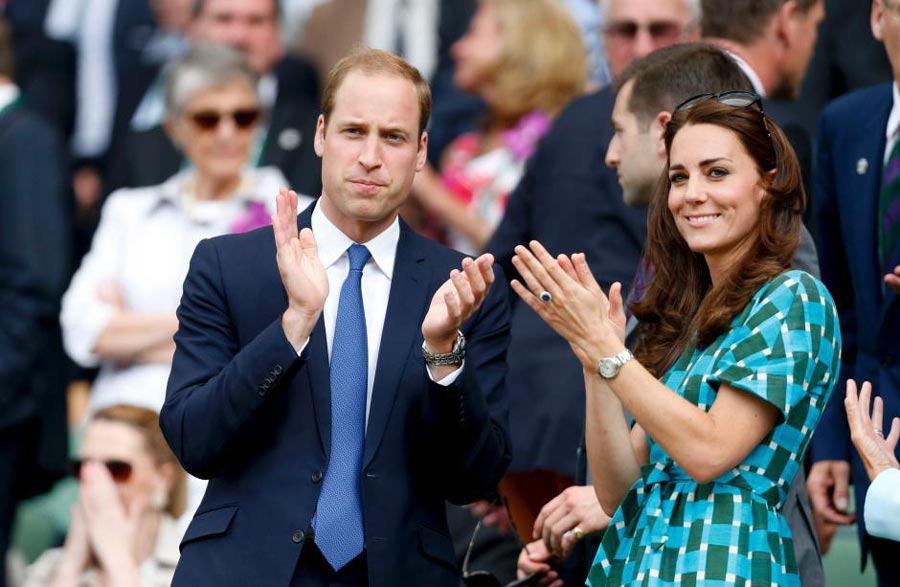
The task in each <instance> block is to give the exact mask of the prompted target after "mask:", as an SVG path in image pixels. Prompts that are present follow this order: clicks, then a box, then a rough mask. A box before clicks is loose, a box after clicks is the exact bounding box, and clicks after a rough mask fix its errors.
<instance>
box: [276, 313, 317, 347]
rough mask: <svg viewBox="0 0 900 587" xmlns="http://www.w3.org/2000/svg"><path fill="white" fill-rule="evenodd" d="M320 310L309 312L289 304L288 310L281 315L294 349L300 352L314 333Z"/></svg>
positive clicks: (283, 325)
mask: <svg viewBox="0 0 900 587" xmlns="http://www.w3.org/2000/svg"><path fill="white" fill-rule="evenodd" d="M320 313H321V311H320V312H316V313H314V314H312V315H311V314H309V313H308V312H305V311H303V310H299V309H297V308H293V307H291V306H288V308H287V310H285V311H284V313H283V314H282V315H281V328H282V330H284V336H285V338H287V340H288V342H289V343H290V344H291V346H292V347H294V350H295V351H297V352H300V349H302V348H303V345H304V344H305V343H306V341H307V340H308V339H309V335H310V334H312V331H313V328H314V327H315V325H316V321H317V320H318V319H319V314H320Z"/></svg>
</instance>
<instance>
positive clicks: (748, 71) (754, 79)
mask: <svg viewBox="0 0 900 587" xmlns="http://www.w3.org/2000/svg"><path fill="white" fill-rule="evenodd" d="M723 51H725V53H726V54H727V55H728V56H729V57H731V58H732V59H734V62H735V63H737V66H738V67H740V68H741V71H742V72H744V75H746V76H747V79H749V80H750V85H752V86H753V91H754V92H756V93H757V94H759V95H760V97H762V98H765V97H766V88H765V87H764V86H763V83H762V80H761V79H760V78H759V75H757V73H756V71H754V70H753V68H752V67H750V64H749V63H747V62H746V61H744V59H743V58H742V57H741V56H740V55H738V54H737V53H732V52H731V51H729V50H727V49H723Z"/></svg>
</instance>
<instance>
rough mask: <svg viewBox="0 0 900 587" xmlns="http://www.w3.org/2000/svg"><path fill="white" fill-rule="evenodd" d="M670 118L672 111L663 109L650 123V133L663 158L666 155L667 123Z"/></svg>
mask: <svg viewBox="0 0 900 587" xmlns="http://www.w3.org/2000/svg"><path fill="white" fill-rule="evenodd" d="M670 120H672V113H671V112H668V111H666V110H662V111H660V112H659V114H657V115H656V118H654V119H653V122H651V123H650V133H651V137H652V139H653V141H654V143H655V144H656V154H657V155H658V156H659V157H661V158H663V159H665V157H666V125H668V124H669V121H670Z"/></svg>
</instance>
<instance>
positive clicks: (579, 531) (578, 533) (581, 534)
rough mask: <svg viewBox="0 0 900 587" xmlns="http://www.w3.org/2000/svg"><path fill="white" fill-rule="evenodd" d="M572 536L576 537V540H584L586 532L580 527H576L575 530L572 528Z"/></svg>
mask: <svg viewBox="0 0 900 587" xmlns="http://www.w3.org/2000/svg"><path fill="white" fill-rule="evenodd" d="M572 535H573V536H575V540H581V539H582V538H584V530H582V529H581V528H579V527H578V526H575V527H574V528H572Z"/></svg>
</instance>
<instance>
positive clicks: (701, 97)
mask: <svg viewBox="0 0 900 587" xmlns="http://www.w3.org/2000/svg"><path fill="white" fill-rule="evenodd" d="M707 100H715V101H716V102H718V103H719V104H724V105H725V106H733V107H734V108H754V107H755V108H756V110H758V111H759V114H760V116H762V121H763V126H765V127H766V134H768V135H769V139H771V140H772V148H773V149H775V152H776V154H777V153H778V151H777V148H776V146H775V139H773V138H772V131H771V130H770V129H769V120H768V119H769V117H768V116H766V111H765V110H763V107H762V97H761V96H760V95H759V94H757V93H756V92H748V91H747V90H729V91H727V92H721V93H718V94H710V93H707V94H698V95H696V96H694V97H692V98H688V99H687V100H685V101H684V102H682V103H681V104H679V105H678V106H676V107H675V110H674V112H673V114H677V113H678V112H684V111H685V110H690V109H691V108H693V107H694V106H696V105H697V104H700V103H702V102H706V101H707Z"/></svg>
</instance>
